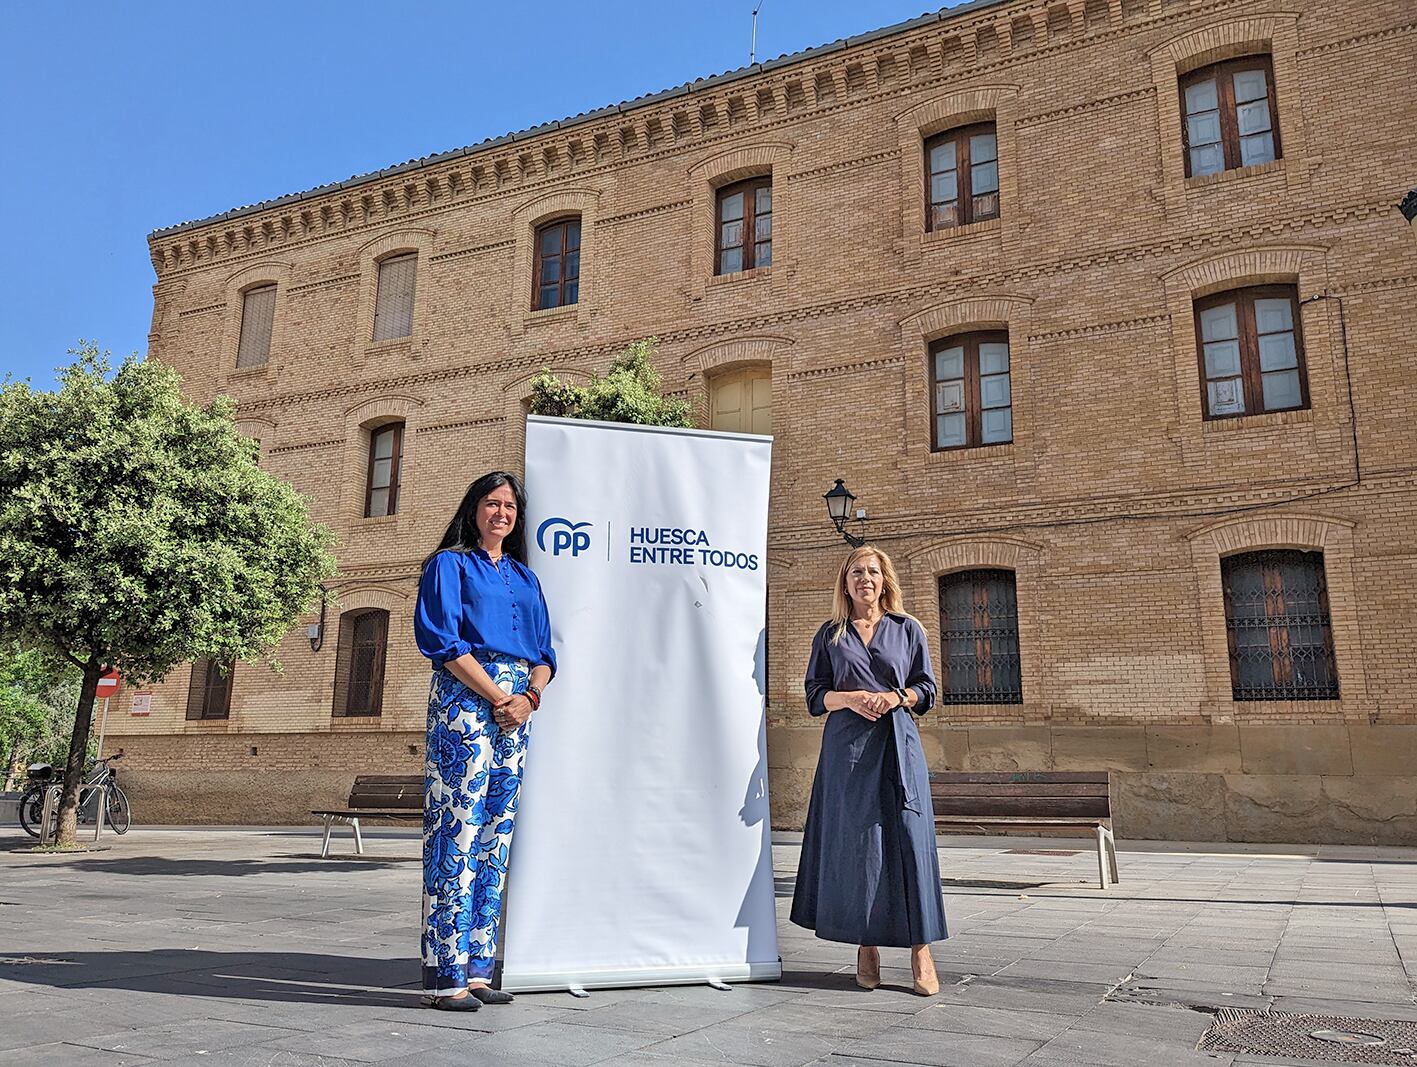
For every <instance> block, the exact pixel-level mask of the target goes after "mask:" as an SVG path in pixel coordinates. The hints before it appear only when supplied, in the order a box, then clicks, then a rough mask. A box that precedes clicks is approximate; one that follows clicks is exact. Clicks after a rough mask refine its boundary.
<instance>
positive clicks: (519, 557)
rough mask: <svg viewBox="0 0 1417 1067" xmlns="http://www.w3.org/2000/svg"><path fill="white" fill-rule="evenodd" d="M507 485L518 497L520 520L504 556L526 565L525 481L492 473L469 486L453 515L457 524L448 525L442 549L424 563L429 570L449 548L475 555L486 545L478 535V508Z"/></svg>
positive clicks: (505, 544)
mask: <svg viewBox="0 0 1417 1067" xmlns="http://www.w3.org/2000/svg"><path fill="white" fill-rule="evenodd" d="M504 485H505V486H509V487H510V488H511V490H512V495H513V496H514V497H516V498H517V521H516V522H515V523H514V524H513V526H512V532H511V533H509V534H508V535H507V536H506V538H505V539H504V540H503V541H502V554H503V555H507V556H511V557H512V558H513V559H514V560H516V561H517V562H518V563H522V564H525V563H526V490H525V489H523V488H522V480H521V479H520V478H518V477H517V476H516V475H515V474H509V473H508V472H507V471H492V472H491V473H489V474H484V475H483V476H482V477H481V478H479V479H477V481H475V482H473V483H472V484H471V485H470V486H468V487H467V492H466V493H464V494H463V498H462V503H461V504H459V505H458V510H457V511H455V512H454V513H453V521H452V522H450V523H448V529H447V531H446V532H445V533H444V534H443V540H442V541H440V542H438V547H437V548H435V549H434V550H433V551H432V552H431V553H429V555H428V559H425V560H424V561H423V565H424V566H425V567H426V566H427V565H428V560H431V559H432V558H433V557H434V556H436V555H437V554H438V553H439V552H442V551H444V550H445V549H451V550H452V551H454V552H471V551H472V550H473V549H475V548H477V547H478V546H479V545H480V544H481V543H482V538H481V535H480V534H478V532H477V505H478V504H480V503H481V502H482V498H483V497H485V496H486V495H487V494H488V493H490V492H492V490H494V489H500V488H501V487H502V486H504Z"/></svg>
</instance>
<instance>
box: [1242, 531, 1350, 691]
mask: <svg viewBox="0 0 1417 1067" xmlns="http://www.w3.org/2000/svg"><path fill="white" fill-rule="evenodd" d="M1220 576H1221V582H1222V584H1223V586H1224V591H1225V634H1226V638H1227V641H1228V643H1229V646H1230V683H1231V687H1232V696H1233V697H1234V699H1235V700H1337V699H1338V667H1337V665H1336V663H1335V662H1334V655H1333V627H1332V625H1331V623H1330V622H1329V613H1328V582H1327V580H1326V578H1325V576H1324V556H1323V553H1322V552H1301V551H1296V550H1293V549H1276V550H1269V551H1264V552H1246V553H1243V554H1241V555H1237V556H1227V557H1226V558H1225V559H1222V560H1221V561H1220Z"/></svg>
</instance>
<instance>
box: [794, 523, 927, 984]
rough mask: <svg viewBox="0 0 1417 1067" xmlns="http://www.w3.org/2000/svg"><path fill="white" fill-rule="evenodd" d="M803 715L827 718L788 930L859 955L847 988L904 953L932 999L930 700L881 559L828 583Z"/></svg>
mask: <svg viewBox="0 0 1417 1067" xmlns="http://www.w3.org/2000/svg"><path fill="white" fill-rule="evenodd" d="M806 688H807V710H808V711H810V712H811V713H812V714H813V715H826V716H827V723H826V728H825V729H824V730H823V731H822V754H821V757H820V758H819V759H818V761H817V773H816V776H815V777H814V778H813V780H812V797H811V800H810V801H809V802H808V806H807V823H806V825H805V826H804V827H803V833H802V858H801V860H800V862H799V863H798V867H797V887H796V890H795V891H794V892H793V895H792V921H793V922H794V923H796V924H797V925H798V926H805V927H807V928H808V929H809V930H815V931H816V933H817V936H818V937H821V938H825V939H826V940H828V941H845V942H846V943H847V944H853V945H858V946H860V947H859V948H858V949H857V952H856V983H857V984H858V985H860V986H861V987H862V988H864V989H875V988H876V986H878V985H880V983H881V956H880V950H879V948H878V946H880V945H890V946H895V947H899V948H905V947H907V946H909V947H910V949H911V954H910V967H911V971H912V972H913V974H914V978H915V992H917V993H919V994H920V995H922V996H933V995H934V994H936V993H938V992H939V991H940V982H939V979H938V978H937V977H936V975H935V961H934V960H933V959H931V957H930V942H932V941H938V940H940V939H941V938H943V937H944V936H945V902H944V898H943V897H942V896H941V895H940V862H939V857H938V855H937V854H936V852H935V813H934V810H933V809H932V807H931V803H930V775H929V769H928V768H927V767H926V765H925V757H924V754H923V752H922V751H921V748H920V732H919V730H917V729H916V728H915V716H916V715H923V714H925V712H927V711H929V710H930V705H931V704H933V703H934V702H935V676H934V672H933V671H932V670H931V668H930V648H929V643H928V642H927V641H926V639H925V631H924V630H923V629H922V628H921V626H920V623H919V622H917V621H916V620H915V619H914V618H912V617H911V616H910V615H908V614H906V612H905V609H904V608H903V607H902V606H901V595H900V582H899V581H898V580H897V579H896V575H895V568H894V567H892V566H891V561H890V558H889V557H888V556H887V555H886V554H885V553H884V552H882V551H881V550H880V549H878V548H872V547H871V546H870V545H867V546H866V547H864V548H858V549H855V550H854V551H852V552H851V554H850V555H848V556H847V557H846V562H845V563H843V564H842V565H841V570H840V572H838V574H837V577H836V586H835V588H834V590H833V597H832V617H831V618H830V619H829V620H827V622H825V623H823V624H822V627H821V629H819V630H818V631H817V636H816V637H815V638H814V639H813V641H812V656H811V659H810V660H809V661H808V663H807V681H806Z"/></svg>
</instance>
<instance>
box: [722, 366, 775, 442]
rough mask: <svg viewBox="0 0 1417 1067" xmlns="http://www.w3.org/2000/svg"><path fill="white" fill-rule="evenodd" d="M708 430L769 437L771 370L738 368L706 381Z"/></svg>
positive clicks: (770, 421) (770, 424) (766, 368)
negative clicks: (760, 434) (759, 434)
mask: <svg viewBox="0 0 1417 1067" xmlns="http://www.w3.org/2000/svg"><path fill="white" fill-rule="evenodd" d="M709 429H712V430H727V431H729V432H732V433H764V434H766V433H772V369H771V368H770V367H742V368H739V369H737V370H729V371H724V372H722V373H720V374H715V375H714V376H713V377H712V378H711V379H710V380H709Z"/></svg>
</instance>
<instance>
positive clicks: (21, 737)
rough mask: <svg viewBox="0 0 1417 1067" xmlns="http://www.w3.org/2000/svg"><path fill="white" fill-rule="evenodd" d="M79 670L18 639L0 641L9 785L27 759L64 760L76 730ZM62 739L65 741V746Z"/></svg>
mask: <svg viewBox="0 0 1417 1067" xmlns="http://www.w3.org/2000/svg"><path fill="white" fill-rule="evenodd" d="M78 687H79V672H78V671H77V670H76V669H75V668H74V667H73V665H72V664H70V663H69V662H67V661H66V660H61V659H59V658H58V657H56V656H54V655H52V654H46V653H45V652H43V651H41V650H40V649H37V648H25V647H23V646H22V645H20V644H19V642H17V641H5V642H0V759H3V760H4V764H3V767H4V773H3V775H2V776H3V778H4V779H5V785H4V788H6V789H12V788H14V780H15V777H16V776H17V775H18V773H19V772H20V771H21V770H22V769H23V768H24V764H25V763H26V762H29V761H32V760H42V761H45V762H48V763H58V762H62V761H63V759H64V752H65V750H67V748H68V745H69V737H70V735H71V734H72V733H73V729H74V706H75V704H76V703H77V702H78V697H79V688H78ZM61 742H62V745H61Z"/></svg>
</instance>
